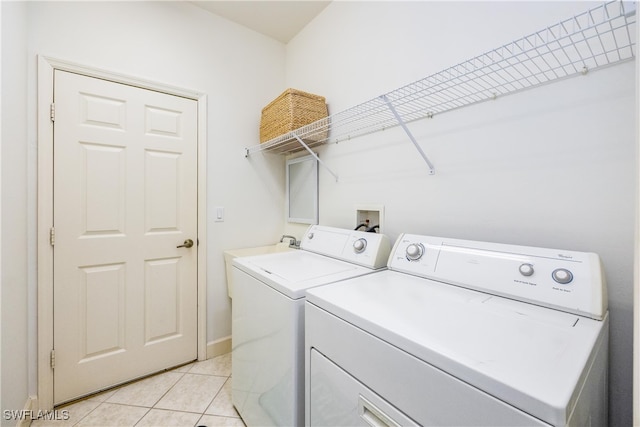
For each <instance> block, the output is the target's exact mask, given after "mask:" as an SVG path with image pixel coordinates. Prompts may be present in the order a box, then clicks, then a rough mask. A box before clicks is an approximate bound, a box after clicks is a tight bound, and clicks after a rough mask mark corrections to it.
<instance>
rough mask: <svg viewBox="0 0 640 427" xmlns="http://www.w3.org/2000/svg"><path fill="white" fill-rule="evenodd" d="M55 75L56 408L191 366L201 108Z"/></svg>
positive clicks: (89, 79) (194, 336)
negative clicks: (187, 244) (188, 244)
mask: <svg viewBox="0 0 640 427" xmlns="http://www.w3.org/2000/svg"><path fill="white" fill-rule="evenodd" d="M54 78H55V83H54V88H55V89H54V103H55V121H54V230H55V242H54V355H55V363H54V365H55V367H54V403H55V404H59V403H62V402H65V401H68V400H71V399H74V398H77V397H80V396H83V395H86V394H90V393H92V392H95V391H98V390H101V389H104V388H107V387H109V386H112V385H116V384H119V383H122V382H125V381H128V380H131V379H134V378H137V377H141V376H144V375H146V374H150V373H153V372H157V371H160V370H162V369H165V368H168V367H172V366H176V365H179V364H181V363H184V362H189V361H191V360H195V359H196V358H197V242H196V240H197V239H196V236H197V102H196V101H194V100H191V99H186V98H181V97H177V96H173V95H167V94H164V93H160V92H155V91H151V90H146V89H141V88H137V87H133V86H128V85H124V84H119V83H114V82H110V81H106V80H101V79H97V78H92V77H87V76H82V75H78V74H73V73H69V72H64V71H57V70H56V71H55V75H54ZM187 239H191V240H193V241H194V245H193V246H192V247H191V248H188V247H178V246H180V245H183V244H184V243H183V242H185V241H186V240H187Z"/></svg>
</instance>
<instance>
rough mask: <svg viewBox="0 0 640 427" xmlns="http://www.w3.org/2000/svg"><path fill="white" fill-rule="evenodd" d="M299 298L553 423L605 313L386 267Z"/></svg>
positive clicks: (563, 417) (591, 352) (597, 343)
mask: <svg viewBox="0 0 640 427" xmlns="http://www.w3.org/2000/svg"><path fill="white" fill-rule="evenodd" d="M307 302H308V303H313V304H314V305H317V306H319V307H321V308H322V309H324V310H326V311H328V312H330V313H332V314H334V315H336V316H338V317H340V318H342V319H344V320H345V321H347V322H349V323H351V324H353V325H355V326H357V327H358V328H360V329H363V330H365V331H367V332H369V333H371V334H373V335H374V336H376V337H378V338H380V339H382V340H384V341H386V342H388V343H390V344H392V345H394V346H396V347H398V348H400V349H401V350H403V351H406V352H408V353H410V354H412V355H414V356H415V357H417V358H419V359H421V360H423V361H425V362H427V363H429V364H431V365H433V366H436V367H438V368H439V369H442V370H443V371H445V372H447V373H449V374H450V375H453V376H454V377H457V378H459V379H460V380H462V381H465V382H467V383H468V384H471V385H473V386H474V387H477V388H479V389H481V390H483V391H485V392H486V393H488V394H490V395H492V396H495V397H497V398H499V399H500V400H502V401H504V402H507V403H509V404H511V405H512V406H514V407H516V408H520V409H521V410H523V411H525V412H527V413H529V414H531V415H533V416H535V417H537V418H539V419H541V420H544V421H546V422H548V423H550V424H553V425H565V424H566V422H567V420H568V416H569V415H570V414H571V410H572V408H573V406H574V405H575V402H576V400H577V397H578V395H579V392H580V384H581V383H582V381H584V377H585V375H586V372H587V371H588V368H589V365H590V361H591V360H592V359H593V357H595V354H596V352H597V350H598V349H600V347H601V344H602V342H603V341H604V340H605V339H606V336H607V333H606V331H607V328H608V317H607V316H605V318H604V321H597V320H594V319H589V318H585V317H581V316H577V315H575V314H570V313H564V312H561V311H557V310H552V309H549V308H544V307H540V306H536V305H532V304H527V303H523V302H519V301H514V300H510V299H506V298H502V297H499V296H494V295H490V294H486V293H482V292H478V291H474V290H469V289H464V288H460V287H457V286H451V285H447V284H443V283H439V282H435V281H432V280H428V279H424V278H420V277H415V276H411V275H407V274H404V273H399V272H394V271H390V270H387V271H383V272H380V273H377V274H373V275H370V276H366V277H360V278H355V279H352V280H348V281H345V282H341V283H340V284H339V286H336V285H327V286H322V287H319V288H316V289H312V290H310V291H309V292H308V294H307ZM602 349H603V351H606V348H605V346H602ZM354 357H355V356H354Z"/></svg>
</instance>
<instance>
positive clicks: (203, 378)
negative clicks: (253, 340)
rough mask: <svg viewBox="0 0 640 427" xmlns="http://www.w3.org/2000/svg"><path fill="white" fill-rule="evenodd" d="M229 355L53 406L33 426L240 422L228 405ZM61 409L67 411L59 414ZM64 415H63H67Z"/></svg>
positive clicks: (231, 407) (189, 424) (99, 426)
mask: <svg viewBox="0 0 640 427" xmlns="http://www.w3.org/2000/svg"><path fill="white" fill-rule="evenodd" d="M230 377H231V353H228V354H225V355H222V356H218V357H215V358H212V359H209V360H205V361H203V362H194V363H191V364H189V365H185V366H182V367H180V368H176V369H173V370H170V371H167V372H164V373H160V374H157V375H154V376H151V377H148V378H144V379H142V380H139V381H136V382H133V383H130V384H127V385H124V386H122V387H119V388H116V389H112V390H108V391H105V392H103V393H100V394H97V395H94V396H90V397H88V398H86V399H84V400H81V401H78V402H75V403H72V404H70V405H67V406H61V407H59V408H56V410H57V411H58V420H55V421H47V420H34V421H33V422H32V423H31V425H32V426H33V427H63V426H64V427H71V426H78V427H81V426H82V427H84V426H92V427H102V426H105V427H106V426H117V427H125V426H155V427H162V426H189V427H194V426H207V427H214V426H240V427H242V426H244V423H243V422H242V420H241V419H240V417H239V415H238V413H237V412H236V410H235V408H234V407H233V405H232V403H231V378H230ZM62 411H68V412H66V413H63V412H62ZM64 414H68V419H66V420H64V419H61V418H67V417H66V416H64Z"/></svg>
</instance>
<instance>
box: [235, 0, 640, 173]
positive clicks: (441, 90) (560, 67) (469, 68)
mask: <svg viewBox="0 0 640 427" xmlns="http://www.w3.org/2000/svg"><path fill="white" fill-rule="evenodd" d="M636 15H637V13H636V3H635V2H629V1H619V0H614V1H608V2H606V3H603V4H601V5H600V6H597V7H594V8H592V9H589V10H587V11H585V12H583V13H580V14H578V15H575V16H573V17H571V18H569V19H566V20H564V21H561V22H559V23H556V24H554V25H550V26H548V27H545V28H544V29H542V30H540V31H537V32H535V33H533V34H530V35H528V36H525V37H522V38H520V39H518V40H515V41H513V42H511V43H507V44H505V45H503V46H500V47H498V48H496V49H493V50H491V51H488V52H485V53H483V54H481V55H478V56H476V57H474V58H471V59H469V60H467V61H464V62H461V63H459V64H457V65H454V66H452V67H449V68H447V69H445V70H442V71H440V72H437V73H435V74H432V75H430V76H428V77H425V78H423V79H421V80H418V81H415V82H413V83H410V84H408V85H406V86H403V87H401V88H399V89H396V90H393V91H391V92H388V93H386V94H384V95H382V96H378V97H376V98H373V99H371V100H369V101H366V102H363V103H362V104H359V105H356V106H354V107H351V108H349V109H346V110H343V111H340V112H337V113H335V114H332V115H330V116H329V117H327V118H324V119H321V120H318V121H316V122H313V123H311V124H308V125H305V126H302V127H300V128H298V129H296V130H294V131H293V132H289V133H287V134H285V135H281V136H279V137H276V138H274V139H272V140H270V141H266V142H264V143H262V144H258V145H255V146H252V147H249V148H246V149H245V157H248V156H250V155H251V154H252V153H255V152H260V151H267V152H272V153H283V154H288V153H292V152H295V151H299V150H302V149H306V150H307V151H310V147H316V146H318V145H321V144H326V143H338V142H341V141H348V140H351V139H354V138H356V137H358V136H363V135H367V134H370V133H373V132H377V131H381V130H384V129H388V128H391V127H395V126H402V127H403V128H404V130H405V132H406V133H407V135H408V136H409V139H410V140H411V142H412V143H413V144H414V145H415V146H416V148H417V149H418V151H419V152H420V155H421V156H422V157H423V159H424V160H425V162H426V163H427V165H428V166H429V173H430V174H433V173H435V172H434V171H435V169H434V167H433V165H432V164H431V162H430V161H429V160H428V158H427V157H426V155H425V154H424V152H423V151H422V149H421V148H420V146H419V145H418V142H417V141H416V140H415V138H414V137H413V135H411V132H410V131H409V130H408V128H407V126H406V124H407V123H411V122H413V121H416V120H420V119H424V118H432V117H434V116H435V115H438V114H441V113H445V112H448V111H453V110H456V109H459V108H463V107H466V106H469V105H473V104H478V103H481V102H486V101H490V100H495V99H496V98H499V97H501V96H504V95H509V94H513V93H518V92H521V91H524V90H527V89H530V88H534V87H538V86H542V85H545V84H548V83H553V82H556V81H561V80H563V79H566V78H570V77H574V76H582V75H585V74H587V73H590V72H591V71H593V70H596V69H598V68H604V67H607V66H611V65H615V64H619V63H622V62H626V61H632V60H634V59H635V56H636V53H635V50H636V48H637V47H636V35H635V31H637V29H636ZM303 140H304V141H307V142H306V143H304V142H302V141H303ZM323 166H324V167H325V168H327V167H326V165H324V164H323ZM327 169H328V168H327ZM331 173H332V175H334V177H336V179H337V175H336V174H335V173H333V172H331Z"/></svg>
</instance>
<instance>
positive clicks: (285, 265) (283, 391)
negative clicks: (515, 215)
mask: <svg viewBox="0 0 640 427" xmlns="http://www.w3.org/2000/svg"><path fill="white" fill-rule="evenodd" d="M390 249H391V243H390V242H389V239H388V238H387V237H386V236H384V235H382V234H377V233H365V232H361V231H353V230H344V229H340V228H333V227H323V226H317V225H314V226H311V227H309V229H308V230H307V232H306V234H305V235H304V237H303V239H302V241H301V243H300V250H295V251H289V252H281V253H275V254H268V255H259V256H251V257H244V258H236V259H234V260H233V270H232V275H233V281H234V296H233V301H232V347H233V348H232V356H231V358H232V378H231V381H232V400H233V404H234V406H235V407H236V409H237V410H238V412H239V414H240V416H241V417H242V419H243V420H244V422H245V423H246V424H247V425H248V426H298V425H303V424H304V298H305V294H306V291H307V289H310V288H313V287H316V286H320V285H324V284H327V283H334V282H338V281H341V280H345V279H349V278H353V277H358V276H363V275H367V274H370V273H373V272H375V271H377V270H380V269H385V268H386V263H387V259H388V257H389V252H390Z"/></svg>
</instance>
